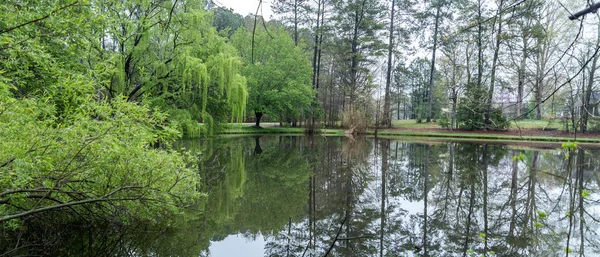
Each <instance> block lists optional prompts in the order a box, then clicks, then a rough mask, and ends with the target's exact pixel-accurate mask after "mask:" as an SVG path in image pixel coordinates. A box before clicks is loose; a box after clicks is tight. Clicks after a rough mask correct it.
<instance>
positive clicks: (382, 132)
mask: <svg viewBox="0 0 600 257" xmlns="http://www.w3.org/2000/svg"><path fill="white" fill-rule="evenodd" d="M253 125H254V124H250V123H243V124H230V125H229V126H228V128H227V129H226V131H225V132H224V133H223V134H244V135H253V134H255V135H261V134H262V135H264V134H278V135H283V134H288V135H299V134H304V132H305V129H304V128H291V127H278V124H277V123H264V124H261V125H263V128H261V129H257V128H254V127H252V126H253ZM561 126H562V123H561V122H560V121H558V120H555V121H548V120H520V121H516V122H515V121H513V122H512V123H511V127H510V129H509V131H504V132H502V131H500V132H496V133H495V132H489V131H488V132H482V131H473V132H471V131H450V130H439V129H440V128H441V127H440V126H439V124H436V123H433V122H430V123H425V122H422V123H417V122H416V120H395V121H393V128H392V129H379V130H378V132H377V134H378V135H379V136H383V137H389V138H405V139H406V138H431V139H436V140H459V141H486V142H487V141H490V142H491V141H495V142H554V143H560V142H568V141H571V140H572V138H569V135H568V134H565V133H560V132H558V131H542V129H549V128H550V129H554V130H556V129H559V130H560V128H561ZM322 132H323V134H324V135H344V130H343V129H323V130H322ZM521 132H528V133H523V134H522V133H521ZM554 132H557V133H554ZM374 134H375V131H374V129H369V130H368V131H367V135H371V136H372V135H374ZM577 141H578V142H580V143H583V144H598V143H600V138H598V137H594V136H592V137H578V138H577Z"/></svg>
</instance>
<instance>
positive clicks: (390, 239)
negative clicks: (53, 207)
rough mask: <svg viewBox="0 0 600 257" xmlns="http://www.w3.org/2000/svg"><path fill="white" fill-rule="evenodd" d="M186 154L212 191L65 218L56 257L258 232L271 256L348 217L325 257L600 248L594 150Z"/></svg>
mask: <svg viewBox="0 0 600 257" xmlns="http://www.w3.org/2000/svg"><path fill="white" fill-rule="evenodd" d="M257 142H258V143H259V144H260V146H258V147H257ZM186 147H187V148H188V149H190V150H192V151H193V152H199V153H201V154H199V156H200V159H201V160H200V166H201V168H200V170H199V175H200V177H201V178H203V179H202V190H203V191H205V192H207V197H206V198H205V201H203V202H202V203H199V204H198V206H196V207H195V209H194V210H189V211H188V213H186V215H185V216H184V217H183V218H181V219H179V220H177V221H173V220H170V221H169V222H168V223H166V222H165V223H160V221H157V222H159V223H158V225H152V226H151V225H149V224H139V225H137V226H134V227H135V228H136V231H123V230H122V229H120V227H119V225H118V224H106V225H100V224H98V225H97V227H98V229H99V231H102V233H98V232H95V231H93V230H85V231H81V230H77V225H76V224H72V225H71V226H70V227H65V228H64V231H65V233H64V234H63V235H64V238H53V239H48V240H62V241H63V242H64V244H63V245H70V246H71V247H65V248H64V249H62V250H61V249H57V251H56V252H55V253H56V254H55V253H51V255H60V256H69V255H94V253H100V252H102V249H104V250H106V249H108V248H107V247H110V250H111V252H110V253H114V254H113V255H127V254H128V253H131V252H136V253H140V254H142V255H155V256H206V255H208V254H209V253H208V251H207V249H208V247H209V245H210V241H211V240H221V239H223V238H225V237H227V236H228V235H231V234H241V235H243V236H245V237H247V238H249V239H252V238H255V237H256V236H257V235H259V234H260V235H264V236H265V238H266V241H267V244H266V246H265V250H266V252H265V255H266V256H323V255H324V254H325V252H327V250H328V249H329V248H330V246H331V244H332V242H333V241H334V238H335V237H336V234H337V232H338V230H339V229H340V222H341V220H342V219H344V218H345V217H346V218H347V221H346V222H345V224H344V226H342V227H341V228H342V229H341V232H340V234H339V236H338V238H337V241H336V242H335V247H334V248H333V249H332V251H331V253H330V255H329V256H377V255H380V256H471V253H473V254H475V255H476V256H480V255H484V256H567V254H568V256H583V255H584V254H583V253H585V256H594V254H596V253H598V252H600V242H599V240H598V239H597V238H598V235H597V234H596V233H597V231H600V226H599V222H600V221H599V220H598V219H599V218H597V217H600V209H599V208H598V204H599V200H600V196H599V193H600V191H599V187H598V185H599V181H600V175H599V174H600V172H599V170H598V169H600V158H598V155H599V154H600V153H599V152H597V151H592V150H583V149H573V150H571V151H570V152H569V153H568V155H567V154H566V152H567V151H560V150H518V149H509V148H507V147H505V146H494V145H487V146H486V145H477V144H462V143H443V144H414V143H405V142H397V141H389V140H384V139H379V140H367V139H357V140H356V141H352V140H349V139H345V138H319V137H296V138H290V137H263V138H258V139H257V138H242V139H228V140H226V141H225V140H218V139H214V140H209V141H203V142H201V143H195V144H192V145H187V146H186ZM257 149H260V150H259V151H257ZM311 171H312V172H311ZM311 175H312V176H311ZM81 227H83V226H81ZM140 231H144V232H142V233H140ZM36 233H40V235H38V236H43V235H42V234H41V233H43V231H40V232H36ZM90 245H91V247H89V246H90ZM74 249H78V250H74ZM79 249H83V250H79ZM492 253H494V254H495V255H492Z"/></svg>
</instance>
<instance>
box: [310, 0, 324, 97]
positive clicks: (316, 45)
mask: <svg viewBox="0 0 600 257" xmlns="http://www.w3.org/2000/svg"><path fill="white" fill-rule="evenodd" d="M322 1H324V0H319V1H318V2H317V5H318V7H317V26H316V27H315V43H314V46H313V60H312V67H313V78H312V79H313V81H312V84H313V88H314V89H317V54H318V51H319V34H320V33H321V24H320V22H321V12H322V10H321V2H322Z"/></svg>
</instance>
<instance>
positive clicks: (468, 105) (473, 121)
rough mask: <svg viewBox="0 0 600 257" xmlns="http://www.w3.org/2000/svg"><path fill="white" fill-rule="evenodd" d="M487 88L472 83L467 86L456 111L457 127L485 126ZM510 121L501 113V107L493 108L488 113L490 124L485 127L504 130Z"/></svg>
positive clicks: (475, 127) (477, 127) (476, 127)
mask: <svg viewBox="0 0 600 257" xmlns="http://www.w3.org/2000/svg"><path fill="white" fill-rule="evenodd" d="M486 97H487V90H486V89H484V88H478V87H477V86H476V85H474V84H472V85H469V86H468V87H467V91H466V93H465V97H463V98H461V99H460V105H459V106H458V110H457V113H456V120H457V122H458V127H459V128H460V129H465V130H481V129H485V128H486V124H485V115H486V113H487V104H486V101H482V99H485V98H486ZM509 125H510V123H509V122H508V120H507V119H506V117H505V116H504V114H503V113H502V110H501V109H498V108H494V109H492V112H491V114H490V124H488V126H487V129H490V130H506V129H508V127H509Z"/></svg>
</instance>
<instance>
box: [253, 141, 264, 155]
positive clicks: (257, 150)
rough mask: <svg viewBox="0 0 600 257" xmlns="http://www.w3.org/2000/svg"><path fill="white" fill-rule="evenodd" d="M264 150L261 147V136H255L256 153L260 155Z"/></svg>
mask: <svg viewBox="0 0 600 257" xmlns="http://www.w3.org/2000/svg"><path fill="white" fill-rule="evenodd" d="M262 152H263V150H262V148H261V147H260V137H255V138H254V154H255V155H259V154H261V153H262Z"/></svg>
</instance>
